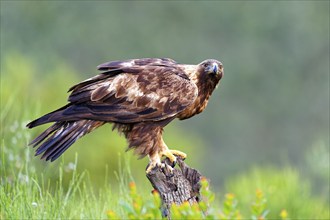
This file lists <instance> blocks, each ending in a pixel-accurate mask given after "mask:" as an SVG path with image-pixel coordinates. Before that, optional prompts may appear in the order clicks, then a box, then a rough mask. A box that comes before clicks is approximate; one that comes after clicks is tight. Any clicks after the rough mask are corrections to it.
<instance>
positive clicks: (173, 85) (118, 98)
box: [27, 58, 223, 171]
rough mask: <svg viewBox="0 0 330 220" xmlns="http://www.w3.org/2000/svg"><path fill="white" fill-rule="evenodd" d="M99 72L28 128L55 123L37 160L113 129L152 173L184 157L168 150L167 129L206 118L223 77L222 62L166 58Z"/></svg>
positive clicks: (41, 141)
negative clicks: (147, 163) (107, 127)
mask: <svg viewBox="0 0 330 220" xmlns="http://www.w3.org/2000/svg"><path fill="white" fill-rule="evenodd" d="M98 70H100V71H102V73H101V74H99V75H97V76H95V77H92V78H90V79H87V80H85V81H83V82H81V83H79V84H77V85H75V86H73V87H71V88H70V89H69V92H71V94H70V96H69V99H68V101H69V103H68V104H67V105H65V106H63V107H62V108H60V109H57V110H55V111H53V112H51V113H48V114H46V115H44V116H42V117H40V118H38V119H36V120H34V121H32V122H30V123H29V124H28V125H27V127H28V128H33V127H36V126H38V125H41V124H45V123H49V122H55V123H54V124H53V125H52V126H51V127H49V128H48V129H47V130H45V131H44V132H43V133H41V134H40V135H39V136H38V137H37V138H36V139H34V140H33V141H32V142H31V143H30V145H32V146H33V147H36V146H39V147H38V149H37V150H36V155H39V154H42V158H45V159H46V160H51V161H54V160H55V159H57V158H58V157H59V156H60V155H61V154H62V153H63V152H64V151H65V150H66V149H67V148H68V147H70V146H71V145H72V144H73V143H74V142H75V141H76V140H77V139H78V138H80V137H82V136H83V135H85V134H87V133H89V132H91V131H93V130H94V129H96V128H98V127H100V126H102V125H103V124H105V123H113V128H114V129H117V130H118V131H119V132H120V133H123V134H124V135H125V137H126V139H127V140H128V143H129V146H128V149H134V150H135V152H136V153H137V154H138V155H140V156H141V157H144V156H146V155H148V156H149V158H150V160H151V164H150V165H151V166H150V167H149V168H148V171H150V170H151V169H152V168H153V167H154V166H156V165H160V158H161V157H162V156H167V157H169V159H170V160H171V161H175V157H174V156H173V154H174V155H178V156H181V157H185V156H186V155H185V154H184V153H182V152H180V151H175V150H169V149H168V148H167V146H166V144H165V143H164V141H163V138H162V132H163V127H164V126H166V125H167V124H168V123H170V122H171V121H172V120H173V119H175V118H179V119H180V120H183V119H187V118H190V117H192V116H194V115H195V114H199V113H200V112H202V111H203V110H204V109H205V107H206V105H207V102H208V99H209V97H210V95H211V94H212V92H213V90H214V89H215V88H216V86H217V84H218V83H219V81H220V79H221V78H222V76H223V67H222V64H221V62H219V61H217V60H212V59H210V60H205V61H203V62H202V63H200V64H198V65H186V64H179V63H176V62H175V61H174V60H171V59H168V58H162V59H158V58H144V59H131V60H124V61H113V62H108V63H104V64H101V65H99V66H98Z"/></svg>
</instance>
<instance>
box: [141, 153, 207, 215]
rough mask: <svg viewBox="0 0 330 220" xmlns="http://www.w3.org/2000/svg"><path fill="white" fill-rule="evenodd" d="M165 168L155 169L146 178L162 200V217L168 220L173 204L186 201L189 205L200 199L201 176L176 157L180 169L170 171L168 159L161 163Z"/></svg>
mask: <svg viewBox="0 0 330 220" xmlns="http://www.w3.org/2000/svg"><path fill="white" fill-rule="evenodd" d="M163 163H165V167H164V168H161V167H155V168H154V169H153V170H152V171H151V172H150V173H148V174H147V178H148V179H149V181H150V182H151V184H152V186H153V188H154V189H155V190H157V191H158V193H159V195H160V197H161V200H162V207H161V211H162V216H163V217H167V218H168V219H170V207H171V205H172V204H173V203H175V204H178V205H179V204H182V203H184V202H186V201H188V202H189V203H190V204H191V205H192V204H193V203H196V202H198V201H199V199H200V193H199V191H200V184H199V181H200V179H201V176H202V175H201V174H200V173H199V172H198V171H197V170H195V169H193V168H190V167H189V166H187V165H186V164H185V163H184V162H183V160H182V159H181V158H179V157H177V164H178V165H179V167H180V169H176V168H173V169H172V171H171V167H170V162H169V160H168V159H165V160H164V161H163Z"/></svg>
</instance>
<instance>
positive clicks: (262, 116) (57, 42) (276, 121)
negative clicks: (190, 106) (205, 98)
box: [0, 1, 329, 201]
mask: <svg viewBox="0 0 330 220" xmlns="http://www.w3.org/2000/svg"><path fill="white" fill-rule="evenodd" d="M0 18H1V32H0V37H1V47H0V52H1V139H2V140H1V142H2V143H1V144H2V145H5V146H7V147H6V150H7V151H9V153H8V155H13V156H12V158H9V161H12V162H15V163H19V162H20V160H24V159H27V158H29V159H30V160H33V163H34V164H36V167H37V170H38V172H42V173H47V174H49V176H52V173H53V171H54V170H56V169H57V168H56V167H57V166H58V163H59V162H58V161H57V162H55V163H46V162H43V161H40V160H39V159H38V158H33V156H32V155H33V152H32V151H31V152H30V156H29V157H17V158H16V156H15V155H20V154H23V152H24V149H25V148H26V145H27V142H28V141H29V140H31V139H32V138H33V137H35V136H36V135H37V134H38V133H40V132H41V131H42V130H43V129H45V128H47V126H43V127H41V128H36V129H33V130H31V131H29V132H26V130H25V128H24V125H25V124H26V123H27V122H28V121H30V120H32V119H35V118H36V117H39V116H41V115H43V114H45V113H47V112H48V111H51V110H54V109H56V108H58V107H60V106H62V105H64V104H66V99H67V96H68V94H67V93H66V91H67V89H68V88H69V87H70V86H72V85H73V84H75V83H78V82H79V81H82V80H84V79H86V78H89V77H91V76H93V75H95V74H97V71H96V66H97V65H98V64H101V63H103V62H106V61H110V60H120V59H128V58H142V57H170V58H172V59H175V60H176V61H178V62H180V63H187V64H197V63H199V62H201V61H203V60H205V59H207V58H214V59H218V60H220V61H222V63H223V64H224V68H225V75H224V78H223V79H222V81H221V83H220V86H219V87H218V89H217V90H216V91H215V92H214V94H213V96H212V97H211V101H210V102H209V105H208V108H207V109H206V110H205V111H204V112H203V113H202V114H201V115H198V116H196V117H194V118H191V119H189V120H186V121H175V122H174V123H172V124H171V125H169V126H168V127H166V129H165V141H166V142H167V143H168V145H169V146H170V147H171V148H174V149H179V150H182V151H184V152H187V153H188V158H187V163H188V164H189V165H191V166H192V167H194V168H196V169H198V170H200V171H201V173H202V174H204V175H205V176H207V177H208V178H209V179H210V180H211V183H212V184H213V185H214V186H216V187H221V186H222V185H223V182H224V181H225V180H226V179H228V178H230V177H232V176H235V175H237V174H241V173H245V172H248V171H249V170H251V169H252V168H253V167H262V166H271V167H278V168H280V169H281V168H283V167H287V166H290V167H294V168H295V169H297V170H298V171H299V172H300V174H301V175H302V177H303V178H305V179H308V180H309V181H311V184H312V187H313V189H314V192H315V193H317V194H318V195H320V196H322V197H324V198H325V199H326V200H327V201H329V195H328V192H329V1H279V2H276V1H267V2H262V1H203V2H202V1H201V2H195V1H182V2H175V1H169V2H165V1H163V2H151V1H130V2H120V1H68V2H65V1H46V2H40V1H1V17H0ZM20 132H21V133H20ZM125 148H126V143H125V140H124V138H123V137H120V136H119V135H118V134H117V133H115V132H112V131H111V126H104V127H102V128H100V129H98V130H97V131H95V132H93V133H92V134H90V135H87V136H86V137H84V138H82V139H81V140H79V141H78V142H77V143H75V144H74V145H73V146H72V147H71V148H70V149H69V150H68V151H67V152H66V153H65V154H64V156H62V159H60V160H62V161H63V160H64V163H65V164H68V167H70V164H71V161H74V157H75V154H76V152H77V153H78V158H79V159H78V160H79V167H78V169H80V170H84V169H87V170H89V173H90V176H91V181H92V182H93V184H94V185H95V186H96V187H97V186H98V184H99V183H100V181H101V180H102V179H104V173H105V169H106V168H105V167H106V164H107V165H108V166H109V170H110V173H113V171H115V170H117V169H118V159H119V158H122V157H129V158H130V159H129V161H130V164H131V167H132V170H133V176H134V178H135V179H136V181H137V182H138V183H137V184H145V183H146V184H149V183H147V180H146V178H145V171H144V168H145V166H146V165H147V163H148V160H147V159H146V158H145V159H142V160H137V157H135V156H132V155H133V154H132V152H128V153H124V152H125ZM118 154H120V155H121V156H118ZM6 155H7V154H6ZM60 160H59V161H60ZM114 177H115V175H110V176H109V178H110V179H113V178H114ZM52 178H54V179H55V178H56V176H53V177H52ZM150 188H151V186H150Z"/></svg>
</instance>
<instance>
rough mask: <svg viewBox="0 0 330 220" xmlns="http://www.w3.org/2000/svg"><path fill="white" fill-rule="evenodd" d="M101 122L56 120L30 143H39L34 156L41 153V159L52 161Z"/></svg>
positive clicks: (35, 144)
mask: <svg viewBox="0 0 330 220" xmlns="http://www.w3.org/2000/svg"><path fill="white" fill-rule="evenodd" d="M103 124H104V122H100V121H92V120H80V121H63V122H56V123H55V124H53V125H52V126H51V127H49V128H48V129H47V130H45V131H44V132H43V133H41V134H40V135H39V136H38V137H37V138H35V139H34V140H33V141H32V142H31V143H30V145H31V146H33V147H36V146H38V145H40V146H39V147H38V149H37V150H36V154H35V156H37V155H40V154H42V156H41V159H45V160H46V161H48V160H50V161H54V160H56V159H57V158H58V157H59V156H61V155H62V154H63V153H64V151H66V150H67V149H68V148H69V147H70V146H71V145H72V144H73V143H74V142H75V141H76V140H78V139H79V138H80V137H82V136H84V135H85V134H87V133H89V132H91V131H93V130H94V129H96V128H98V127H100V126H101V125H103Z"/></svg>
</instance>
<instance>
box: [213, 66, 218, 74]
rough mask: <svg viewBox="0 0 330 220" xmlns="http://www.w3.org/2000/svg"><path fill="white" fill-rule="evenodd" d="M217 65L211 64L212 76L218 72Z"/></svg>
mask: <svg viewBox="0 0 330 220" xmlns="http://www.w3.org/2000/svg"><path fill="white" fill-rule="evenodd" d="M218 68H219V67H218V64H216V63H213V66H212V73H213V74H217V72H218Z"/></svg>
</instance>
